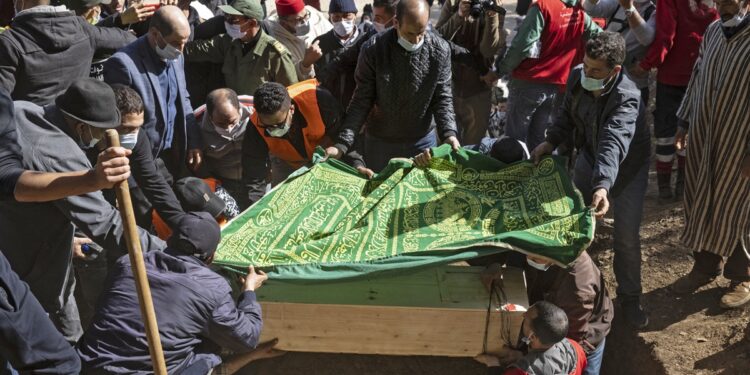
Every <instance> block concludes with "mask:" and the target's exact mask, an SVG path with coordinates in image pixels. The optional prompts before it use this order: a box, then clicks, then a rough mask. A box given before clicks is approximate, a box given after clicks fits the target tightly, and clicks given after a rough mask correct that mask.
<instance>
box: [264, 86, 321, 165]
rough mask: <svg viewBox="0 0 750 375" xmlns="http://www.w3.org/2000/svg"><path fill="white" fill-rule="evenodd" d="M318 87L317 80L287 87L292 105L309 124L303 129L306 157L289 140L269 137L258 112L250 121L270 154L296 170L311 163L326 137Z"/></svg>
mask: <svg viewBox="0 0 750 375" xmlns="http://www.w3.org/2000/svg"><path fill="white" fill-rule="evenodd" d="M317 87H318V81H317V80H315V79H309V80H307V81H302V82H299V83H295V84H293V85H291V86H289V87H287V90H288V91H289V96H290V97H291V98H292V103H294V105H295V108H296V109H297V110H299V111H300V112H302V117H304V118H305V122H307V126H306V127H304V128H302V136H303V138H304V141H305V151H306V155H300V154H299V152H298V151H297V149H295V148H294V146H293V145H292V143H291V142H289V140H287V139H285V138H276V137H271V136H269V135H267V134H266V131H265V129H263V128H262V127H260V125H259V121H258V112H257V111H256V112H254V113H253V115H252V116H251V117H250V121H251V122H252V123H253V125H255V128H256V129H258V133H260V135H261V137H263V140H265V141H266V145H268V152H269V153H271V154H273V155H274V156H276V157H278V158H279V159H281V160H283V161H285V162H287V163H288V164H289V165H291V166H292V167H295V168H299V167H301V166H302V165H304V164H305V163H307V162H308V161H310V159H311V158H312V155H313V152H314V151H315V147H317V146H319V145H320V144H321V143H322V142H323V138H324V137H325V135H326V126H325V123H323V118H322V117H321V116H320V108H318V95H317V92H316V90H317Z"/></svg>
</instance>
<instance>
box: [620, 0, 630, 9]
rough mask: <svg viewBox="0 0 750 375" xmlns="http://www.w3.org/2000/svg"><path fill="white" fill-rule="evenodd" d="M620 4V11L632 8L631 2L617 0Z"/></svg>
mask: <svg viewBox="0 0 750 375" xmlns="http://www.w3.org/2000/svg"><path fill="white" fill-rule="evenodd" d="M617 1H619V2H620V6H621V7H622V9H630V7H632V6H633V0H617Z"/></svg>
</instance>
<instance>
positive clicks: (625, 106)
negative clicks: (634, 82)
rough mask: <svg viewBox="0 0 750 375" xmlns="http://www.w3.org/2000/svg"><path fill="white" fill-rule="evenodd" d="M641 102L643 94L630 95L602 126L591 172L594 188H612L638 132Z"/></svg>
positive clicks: (594, 189)
mask: <svg viewBox="0 0 750 375" xmlns="http://www.w3.org/2000/svg"><path fill="white" fill-rule="evenodd" d="M639 105H640V97H632V98H627V99H626V100H624V101H623V103H622V104H620V105H619V106H618V107H617V108H615V109H614V110H613V111H612V112H611V113H610V114H609V116H608V117H607V119H606V120H605V122H604V124H603V125H602V126H601V128H600V134H599V146H598V148H597V155H596V162H595V163H594V171H593V174H592V184H591V186H592V187H593V189H592V191H596V190H597V189H605V190H607V191H609V189H610V188H611V187H612V185H614V183H615V180H616V179H617V172H618V170H619V168H620V163H622V161H623V160H625V156H627V153H628V148H629V147H630V141H631V140H632V139H633V135H634V134H635V124H636V119H637V118H638V107H639Z"/></svg>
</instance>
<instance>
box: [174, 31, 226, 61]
mask: <svg viewBox="0 0 750 375" xmlns="http://www.w3.org/2000/svg"><path fill="white" fill-rule="evenodd" d="M228 38H229V37H228V36H226V35H217V36H215V37H213V38H211V39H208V40H194V41H192V42H189V43H187V44H186V45H185V48H184V49H183V52H182V53H183V54H184V55H185V61H187V62H205V61H208V62H212V63H216V64H219V63H223V62H224V56H225V55H226V51H227V49H228V48H229V44H230V43H231V41H229V39H228Z"/></svg>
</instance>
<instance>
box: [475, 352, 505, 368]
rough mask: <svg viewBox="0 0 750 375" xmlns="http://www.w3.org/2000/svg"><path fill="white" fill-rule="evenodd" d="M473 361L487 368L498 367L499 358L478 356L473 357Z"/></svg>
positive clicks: (485, 355) (484, 355) (487, 355)
mask: <svg viewBox="0 0 750 375" xmlns="http://www.w3.org/2000/svg"><path fill="white" fill-rule="evenodd" d="M474 360H475V361H477V362H479V363H481V364H483V365H485V366H487V367H500V358H497V357H495V356H492V355H489V354H480V355H478V356H476V357H474Z"/></svg>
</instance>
